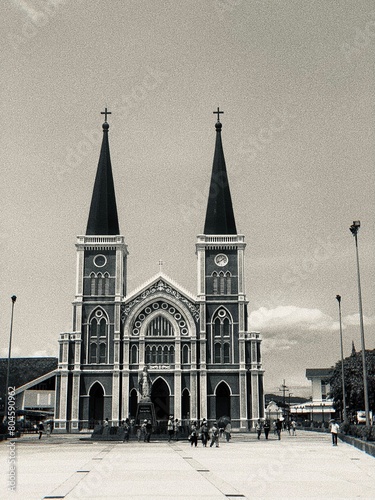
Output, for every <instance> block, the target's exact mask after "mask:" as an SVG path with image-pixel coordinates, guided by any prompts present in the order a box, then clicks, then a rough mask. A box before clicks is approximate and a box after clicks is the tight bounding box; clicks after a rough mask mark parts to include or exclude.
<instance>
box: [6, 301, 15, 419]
mask: <svg viewBox="0 0 375 500" xmlns="http://www.w3.org/2000/svg"><path fill="white" fill-rule="evenodd" d="M16 300H17V297H16V296H15V295H12V296H11V301H12V313H11V316H10V332H9V350H8V364H7V378H6V384H5V401H4V420H7V419H8V387H9V373H10V355H11V352H12V332H13V312H14V304H15V302H16Z"/></svg>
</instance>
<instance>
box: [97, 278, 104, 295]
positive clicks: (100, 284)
mask: <svg viewBox="0 0 375 500" xmlns="http://www.w3.org/2000/svg"><path fill="white" fill-rule="evenodd" d="M97 276H98V277H97V281H98V289H97V294H98V295H103V275H102V273H98V274H97Z"/></svg>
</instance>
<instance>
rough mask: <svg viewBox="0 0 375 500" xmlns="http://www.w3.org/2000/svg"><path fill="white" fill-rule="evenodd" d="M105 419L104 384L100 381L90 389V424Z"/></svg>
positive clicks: (92, 424)
mask: <svg viewBox="0 0 375 500" xmlns="http://www.w3.org/2000/svg"><path fill="white" fill-rule="evenodd" d="M103 419H104V390H103V386H102V385H101V384H99V382H95V384H94V385H93V386H92V387H91V389H90V400H89V423H90V426H92V427H94V425H96V424H98V423H101V422H102V421H103Z"/></svg>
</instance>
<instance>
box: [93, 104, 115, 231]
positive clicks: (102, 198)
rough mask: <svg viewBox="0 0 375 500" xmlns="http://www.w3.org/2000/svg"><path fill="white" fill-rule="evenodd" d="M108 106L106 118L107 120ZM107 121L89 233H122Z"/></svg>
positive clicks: (104, 126)
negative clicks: (118, 215)
mask: <svg viewBox="0 0 375 500" xmlns="http://www.w3.org/2000/svg"><path fill="white" fill-rule="evenodd" d="M107 114H109V112H107V108H106V111H105V115H106V116H105V119H106V120H107ZM108 129H109V125H108V123H107V121H105V122H104V123H103V142H102V149H101V151H100V157H99V163H98V169H97V172H96V178H95V184H94V190H93V193H92V199H91V206H90V214H89V220H88V222H87V229H86V234H87V235H94V234H97V235H114V234H120V229H119V224H118V217H117V206H116V196H115V186H114V183H113V176H112V166H111V157H110V154H109V142H108Z"/></svg>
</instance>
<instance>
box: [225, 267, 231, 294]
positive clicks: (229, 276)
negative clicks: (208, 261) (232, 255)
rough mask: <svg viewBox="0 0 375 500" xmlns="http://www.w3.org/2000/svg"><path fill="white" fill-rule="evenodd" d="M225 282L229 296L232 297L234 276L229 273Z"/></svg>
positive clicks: (226, 274)
mask: <svg viewBox="0 0 375 500" xmlns="http://www.w3.org/2000/svg"><path fill="white" fill-rule="evenodd" d="M225 280H226V285H227V294H228V295H230V294H231V293H232V275H231V274H230V272H229V271H228V272H227V273H225Z"/></svg>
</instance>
